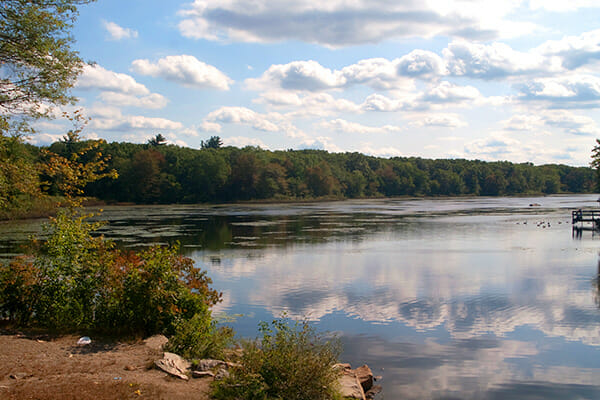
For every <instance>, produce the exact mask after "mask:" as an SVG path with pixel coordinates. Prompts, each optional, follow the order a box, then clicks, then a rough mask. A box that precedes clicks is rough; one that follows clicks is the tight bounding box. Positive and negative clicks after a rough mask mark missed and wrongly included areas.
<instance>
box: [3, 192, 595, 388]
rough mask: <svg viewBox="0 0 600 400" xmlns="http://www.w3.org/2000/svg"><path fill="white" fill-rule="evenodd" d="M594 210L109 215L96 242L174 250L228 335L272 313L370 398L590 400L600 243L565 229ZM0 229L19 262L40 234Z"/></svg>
mask: <svg viewBox="0 0 600 400" xmlns="http://www.w3.org/2000/svg"><path fill="white" fill-rule="evenodd" d="M596 199H597V196H596V195H581V196H554V197H536V198H533V197H532V198H460V199H436V200H429V199H414V200H413V199H408V200H407V199H391V200H364V201H345V202H325V203H302V204H262V205H241V206H240V205H226V206H148V207H107V208H106V209H105V211H104V215H103V219H106V220H108V221H109V225H107V226H106V227H105V228H104V229H103V231H104V233H105V234H106V235H107V236H109V237H111V238H113V239H115V240H116V241H117V242H118V243H119V244H120V245H122V246H127V247H133V248H136V247H141V246H147V245H150V244H153V243H171V242H174V241H176V240H178V241H180V243H181V245H182V250H183V252H184V253H185V254H186V255H188V256H190V257H192V258H193V259H194V260H195V261H196V265H197V266H198V267H200V268H202V269H206V270H208V271H209V275H210V276H211V277H212V279H213V281H214V285H213V286H214V287H215V288H217V289H219V290H221V291H223V295H224V301H223V303H221V304H219V305H218V306H217V309H216V312H225V313H227V314H229V315H236V320H235V322H233V323H232V325H233V327H234V328H235V330H236V331H237V332H238V334H239V335H240V336H245V337H255V336H256V335H257V333H258V332H257V324H258V322H259V321H269V320H271V319H272V318H273V317H274V316H279V315H281V313H283V312H286V313H287V315H288V316H291V317H293V318H308V319H309V320H310V321H312V323H313V324H314V326H315V327H316V328H317V329H318V330H319V331H329V332H335V333H337V334H338V336H339V337H340V338H341V340H342V343H343V345H344V353H343V355H342V359H343V360H344V361H346V362H350V363H352V365H353V366H358V365H360V364H362V363H367V364H369V366H370V367H371V368H372V370H373V372H374V373H375V375H381V376H382V377H383V379H382V380H381V384H382V386H383V388H384V391H383V394H382V395H380V396H379V398H386V399H542V398H543V399H574V398H577V399H598V398H600V381H599V380H598V377H599V376H600V308H599V306H598V303H599V301H600V292H599V291H598V289H597V283H598V268H599V263H598V257H599V255H598V252H599V250H600V241H599V240H598V239H599V238H600V236H598V235H597V234H594V233H593V232H591V231H585V232H583V233H582V234H581V235H574V234H573V232H572V226H571V221H570V220H571V210H572V209H576V208H582V207H583V208H593V207H597V203H596ZM532 203H539V204H540V206H539V207H531V206H530V204H532ZM0 230H1V232H0V251H1V252H3V253H5V254H13V253H18V252H19V245H20V244H22V243H24V242H25V240H26V237H27V235H28V234H30V233H33V232H36V231H38V230H39V221H27V222H18V223H5V224H2V225H0Z"/></svg>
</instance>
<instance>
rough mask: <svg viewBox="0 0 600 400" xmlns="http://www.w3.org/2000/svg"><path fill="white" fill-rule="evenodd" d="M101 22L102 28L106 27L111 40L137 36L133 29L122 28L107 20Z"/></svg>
mask: <svg viewBox="0 0 600 400" xmlns="http://www.w3.org/2000/svg"><path fill="white" fill-rule="evenodd" d="M102 24H103V25H104V29H106V31H107V32H108V34H109V38H110V39H111V40H121V39H131V38H137V37H138V32H137V31H136V30H134V29H130V28H123V27H122V26H119V25H117V24H116V23H114V22H109V21H103V22H102Z"/></svg>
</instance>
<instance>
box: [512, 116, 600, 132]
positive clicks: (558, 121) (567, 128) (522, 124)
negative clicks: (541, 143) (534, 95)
mask: <svg viewBox="0 0 600 400" xmlns="http://www.w3.org/2000/svg"><path fill="white" fill-rule="evenodd" d="M502 123H503V125H504V128H505V129H506V130H508V131H522V132H530V133H532V134H540V133H542V134H545V133H547V131H545V129H554V130H556V129H560V131H561V132H563V133H567V134H570V135H578V136H590V135H600V129H599V128H598V125H597V124H596V121H595V120H594V119H592V118H590V117H588V116H585V115H577V114H573V113H572V112H570V111H566V110H541V111H538V112H537V113H536V115H524V114H517V115H514V116H512V117H511V118H509V119H508V120H505V121H503V122H502Z"/></svg>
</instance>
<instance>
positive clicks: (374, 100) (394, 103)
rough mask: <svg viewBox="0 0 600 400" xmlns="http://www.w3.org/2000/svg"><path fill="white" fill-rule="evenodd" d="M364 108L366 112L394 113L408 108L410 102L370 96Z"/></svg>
mask: <svg viewBox="0 0 600 400" xmlns="http://www.w3.org/2000/svg"><path fill="white" fill-rule="evenodd" d="M362 107H363V109H364V110H366V111H383V112H393V111H399V110H402V109H404V108H407V107H408V102H407V101H406V100H405V99H392V98H389V97H387V96H384V95H381V94H377V93H375V94H372V95H369V96H368V97H367V98H366V99H365V101H364V103H363V104H362Z"/></svg>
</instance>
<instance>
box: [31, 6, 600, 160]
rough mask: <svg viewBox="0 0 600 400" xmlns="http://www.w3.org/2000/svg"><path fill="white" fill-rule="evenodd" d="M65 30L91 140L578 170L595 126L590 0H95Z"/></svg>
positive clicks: (599, 31)
mask: <svg viewBox="0 0 600 400" xmlns="http://www.w3.org/2000/svg"><path fill="white" fill-rule="evenodd" d="M73 35H74V37H75V39H76V41H77V42H76V44H75V48H76V49H77V50H78V51H79V53H80V55H81V57H82V58H83V59H84V60H85V61H87V62H89V64H86V65H85V67H84V69H83V72H82V74H81V75H80V77H79V79H78V81H77V84H76V86H75V88H74V90H73V94H74V95H76V96H77V97H78V98H79V102H78V104H77V108H79V109H81V110H82V112H83V114H84V115H86V116H87V117H90V118H91V120H90V122H89V124H88V125H87V127H86V128H85V131H84V135H85V136H86V137H88V138H103V139H106V140H107V141H127V142H135V143H144V142H146V141H147V140H148V139H149V138H151V137H153V136H155V135H157V134H159V133H160V134H162V135H163V136H165V137H166V138H167V140H168V143H172V144H177V145H181V146H187V147H193V148H199V147H200V145H201V141H202V140H206V139H208V138H210V137H211V136H220V137H221V138H222V139H223V141H224V143H225V145H233V146H238V147H243V146H247V145H251V146H260V147H261V148H263V149H270V150H280V149H281V150H285V149H324V150H328V151H331V152H354V151H358V152H361V153H365V154H369V155H374V156H380V157H393V156H407V157H410V156H417V157H424V158H466V159H480V160H487V161H495V160H508V161H512V162H533V163H534V164H545V163H560V164H568V165H577V166H580V165H581V166H583V165H588V164H589V162H590V154H591V150H592V147H593V146H594V145H595V139H596V138H597V137H600V126H599V125H598V122H597V121H598V119H599V117H600V112H599V109H600V2H599V1H597V0H560V1H558V0H502V1H499V0H479V1H478V0H328V1H316V0H277V1H273V0H270V1H269V0H195V1H194V0H170V1H164V0H161V1H158V0H127V1H117V0H98V1H97V2H95V3H92V4H90V5H86V6H83V7H81V9H80V16H79V18H78V20H77V22H76V25H75V27H74V30H73ZM37 128H38V130H39V132H40V133H39V134H37V135H35V136H34V137H33V139H32V140H33V141H34V142H35V143H38V144H42V143H48V142H51V141H53V140H56V139H58V138H60V137H61V136H62V135H64V133H65V125H64V123H62V122H61V120H60V119H56V120H50V121H41V122H38V123H37Z"/></svg>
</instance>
